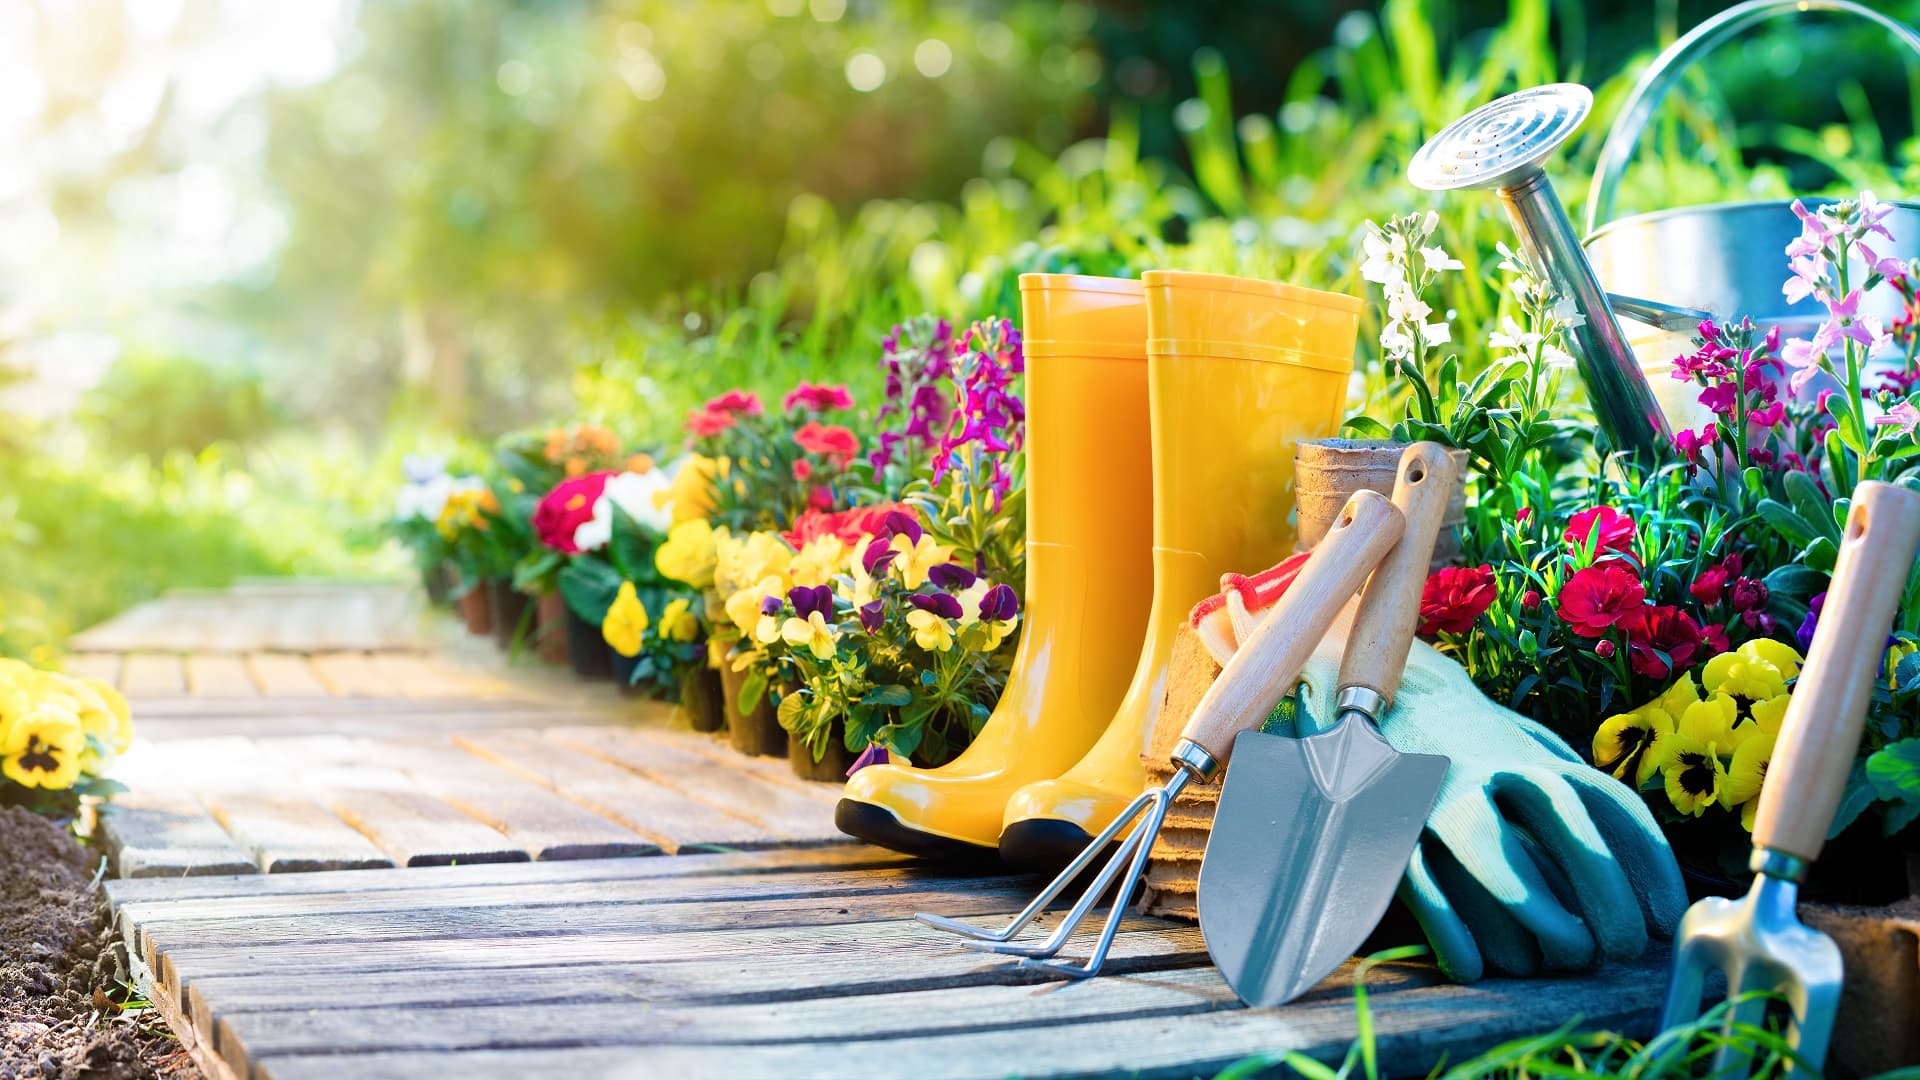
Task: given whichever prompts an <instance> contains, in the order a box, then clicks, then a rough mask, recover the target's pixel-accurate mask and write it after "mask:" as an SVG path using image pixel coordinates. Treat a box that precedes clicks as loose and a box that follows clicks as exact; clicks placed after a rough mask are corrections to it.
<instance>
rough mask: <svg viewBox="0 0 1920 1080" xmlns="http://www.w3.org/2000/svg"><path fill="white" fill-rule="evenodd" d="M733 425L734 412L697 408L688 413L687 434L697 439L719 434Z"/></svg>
mask: <svg viewBox="0 0 1920 1080" xmlns="http://www.w3.org/2000/svg"><path fill="white" fill-rule="evenodd" d="M732 426H733V414H732V413H730V412H721V411H719V410H716V409H711V408H708V409H695V410H693V411H692V412H690V413H688V414H687V434H689V435H691V436H693V437H694V438H696V439H704V438H706V437H708V436H710V435H718V434H720V433H721V432H723V431H725V430H727V429H728V428H730V427H732Z"/></svg>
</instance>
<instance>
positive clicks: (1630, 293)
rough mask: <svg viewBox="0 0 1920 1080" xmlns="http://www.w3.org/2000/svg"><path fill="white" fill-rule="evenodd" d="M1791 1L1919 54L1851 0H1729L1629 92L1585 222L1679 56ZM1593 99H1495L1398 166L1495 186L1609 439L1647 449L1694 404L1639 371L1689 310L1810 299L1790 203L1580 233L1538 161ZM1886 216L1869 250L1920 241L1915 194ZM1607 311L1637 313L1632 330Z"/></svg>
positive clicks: (1673, 214) (1757, 314) (1910, 34)
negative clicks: (1568, 319) (1570, 343)
mask: <svg viewBox="0 0 1920 1080" xmlns="http://www.w3.org/2000/svg"><path fill="white" fill-rule="evenodd" d="M1800 11H1834V12H1841V13H1844V14H1851V15H1859V16H1861V17H1863V18H1866V19H1869V20H1871V21H1873V22H1875V23H1878V24H1880V25H1881V26H1883V27H1885V28H1887V29H1888V30H1889V31H1891V32H1892V33H1893V34H1894V35H1895V37H1896V38H1898V39H1899V40H1900V41H1901V42H1902V43H1903V44H1905V45H1907V46H1908V47H1909V48H1911V49H1912V50H1913V51H1914V52H1915V53H1916V54H1917V55H1920V34H1916V33H1915V32H1914V31H1913V30H1912V29H1910V28H1908V27H1906V26H1903V25H1901V24H1900V23H1898V22H1896V21H1894V20H1893V19H1890V18H1888V17H1887V16H1885V15H1882V14H1880V13H1879V12H1876V11H1873V10H1871V9H1869V8H1866V7H1862V6H1861V5H1859V4H1856V3H1852V2H1850V0H1749V2H1748V3H1744V4H1740V5H1737V6H1735V7H1731V8H1728V9H1727V10H1726V11H1723V12H1721V13H1720V14H1718V15H1716V16H1714V17H1713V18H1711V19H1709V20H1707V21H1706V22H1704V23H1701V24H1700V25H1699V26H1697V27H1695V28H1694V29H1693V30H1692V31H1691V32H1689V33H1688V34H1686V35H1685V36H1684V37H1682V38H1680V40H1678V41H1676V42H1674V43H1673V45H1672V46H1671V47H1670V48H1668V49H1667V51H1666V52H1664V53H1662V54H1661V55H1660V57H1659V58H1658V59H1656V60H1655V61H1654V63H1653V65H1652V66H1651V67H1649V68H1648V69H1647V72H1646V74H1645V75H1643V76H1642V77H1641V79H1640V82H1639V84H1638V85H1637V86H1635V87H1634V89H1633V92H1632V94H1630V95H1629V97H1628V100H1627V104H1626V105H1625V107H1624V108H1623V109H1622V110H1621V113H1620V116H1619V119H1618V120H1617V121H1616V123H1615V125H1614V128H1613V130H1612V131H1611V132H1609V134H1608V136H1607V141H1606V143H1605V145H1604V147H1603V148H1602V151H1601V155H1600V164H1599V167H1598V168H1597V169H1596V172H1595V175H1594V178H1593V188H1592V193H1591V195H1590V197H1589V198H1588V200H1587V214H1588V217H1587V227H1588V232H1589V233H1593V232H1594V227H1595V225H1596V224H1597V223H1598V221H1599V220H1600V219H1602V218H1604V217H1606V216H1607V215H1608V213H1609V212H1610V211H1611V209H1612V202H1613V190H1614V188H1615V187H1616V186H1617V185H1618V183H1619V179H1620V175H1621V174H1622V173H1623V172H1625V171H1626V167H1627V164H1628V162H1629V161H1630V160H1631V159H1632V157H1633V149H1634V146H1635V144H1636V143H1637V142H1638V141H1639V138H1640V134H1641V132H1642V131H1644V130H1645V128H1646V125H1647V122H1648V120H1649V119H1650V118H1651V117H1652V115H1653V111H1654V109H1655V108H1656V107H1657V106H1658V105H1659V104H1660V101H1661V99H1662V98H1664V97H1665V96H1666V93H1667V91H1668V90H1669V89H1671V88H1672V85H1673V83H1675V82H1676V81H1678V79H1679V77H1680V76H1681V74H1683V73H1684V72H1685V70H1686V68H1687V67H1688V66H1689V65H1691V64H1692V63H1693V62H1694V61H1696V60H1698V59H1699V58H1700V57H1701V56H1703V55H1705V54H1706V53H1707V52H1709V51H1711V50H1712V49H1713V48H1714V47H1715V46H1716V45H1718V44H1720V42H1722V41H1723V40H1725V39H1726V38H1727V37H1730V36H1731V35H1733V34H1735V33H1737V32H1738V31H1740V30H1742V29H1745V28H1746V27H1748V26H1750V25H1752V24H1753V23H1756V22H1761V21H1764V20H1766V19H1770V18H1772V17H1774V16H1776V15H1784V14H1788V13H1791V12H1800ZM1592 106H1593V95H1592V93H1591V92H1590V91H1588V90H1587V88H1586V87H1584V86H1579V85H1577V84H1572V83H1559V84H1555V85H1551V86H1539V87H1534V88H1532V89H1529V90H1522V91H1520V92H1519V93H1515V94H1509V95H1507V96H1506V97H1503V98H1498V99H1496V100H1494V101H1491V102H1489V103H1487V104H1486V105H1483V106H1481V107H1480V108H1478V109H1475V110H1474V111H1473V112H1471V113H1469V114H1467V115H1466V116H1463V117H1461V118H1460V119H1459V120H1456V121H1454V122H1453V123H1452V124H1449V125H1448V126H1447V127H1446V128H1445V129H1444V130H1442V131H1441V132H1439V133H1438V134H1436V135H1434V136H1433V138H1431V139H1429V140H1427V143H1426V145H1424V146H1422V147H1421V148H1420V151H1419V153H1417V154H1415V155H1414V158H1413V161H1412V162H1411V163H1410V164H1409V165H1408V167H1407V178H1408V179H1409V180H1410V181H1411V182H1412V183H1413V184H1414V186H1416V187H1420V188H1425V189H1427V190H1429V191H1454V190H1463V189H1485V190H1492V191H1494V192H1495V193H1496V194H1497V195H1498V197H1499V199H1500V201H1501V204H1502V205H1503V206H1504V207H1505V208H1506V211H1507V216H1508V217H1509V218H1510V219H1511V220H1512V222H1513V224H1514V228H1515V231H1517V232H1518V233H1519V235H1520V240H1521V243H1522V245H1523V246H1524V247H1525V248H1526V249H1527V250H1528V252H1529V253H1530V254H1531V255H1532V256H1533V257H1534V259H1535V260H1537V261H1538V262H1539V263H1540V264H1541V265H1542V266H1543V267H1544V268H1545V269H1546V271H1547V273H1548V274H1549V275H1550V276H1551V277H1552V278H1553V283H1554V285H1555V287H1556V289H1557V290H1558V291H1559V292H1560V294H1561V295H1563V296H1566V297H1569V298H1570V299H1572V301H1573V303H1574V305H1575V307H1576V308H1577V309H1578V310H1579V311H1580V313H1581V314H1583V315H1585V316H1586V325H1585V326H1582V327H1580V328H1578V329H1576V330H1575V331H1574V332H1573V338H1574V345H1575V347H1576V352H1577V353H1578V354H1579V356H1578V360H1579V370H1580V376H1581V380H1582V381H1583V382H1584V383H1585V384H1586V387H1587V391H1588V394H1589V396H1590V397H1591V398H1592V401H1593V409H1594V416H1595V419H1596V420H1597V421H1598V423H1599V426H1600V428H1601V430H1602V431H1603V432H1604V433H1605V435H1606V436H1607V438H1608V440H1609V441H1610V442H1611V443H1612V445H1613V446H1614V447H1616V448H1618V449H1621V450H1626V451H1630V452H1636V453H1645V452H1653V453H1659V452H1663V451H1665V450H1666V449H1667V448H1668V447H1669V446H1670V444H1671V441H1672V426H1671V424H1670V422H1669V419H1670V418H1671V419H1673V420H1678V421H1680V422H1681V423H1683V424H1687V425H1688V426H1691V424H1692V423H1694V422H1697V421H1698V419H1699V418H1698V417H1697V416H1695V415H1694V414H1693V412H1692V410H1693V408H1694V406H1693V402H1692V400H1691V398H1692V397H1693V395H1692V394H1691V393H1690V392H1689V388H1688V387H1685V386H1682V385H1680V384H1679V383H1677V382H1675V381H1674V380H1672V379H1669V378H1665V377H1662V378H1661V379H1659V380H1658V382H1660V383H1661V384H1662V387H1663V389H1666V390H1668V391H1669V392H1668V393H1666V394H1663V395H1660V396H1662V397H1666V398H1669V399H1670V400H1669V401H1667V402H1664V403H1663V402H1661V401H1660V400H1658V398H1657V397H1656V393H1655V391H1654V389H1653V385H1652V383H1651V382H1650V381H1649V379H1648V378H1647V372H1648V371H1649V370H1655V371H1660V370H1662V369H1664V368H1666V367H1667V366H1668V365H1669V364H1670V363H1671V361H1672V359H1673V358H1674V357H1675V356H1678V355H1680V354H1681V353H1684V352H1687V351H1689V350H1690V349H1691V342H1690V337H1691V335H1692V333H1693V327H1694V325H1695V324H1697V323H1698V322H1699V320H1700V319H1701V318H1702V317H1705V316H1707V315H1712V316H1714V317H1716V318H1728V317H1735V316H1740V315H1749V316H1752V317H1753V318H1754V320H1755V322H1756V323H1759V324H1761V325H1762V326H1773V325H1779V326H1780V327H1781V328H1782V330H1783V332H1786V333H1791V334H1795V335H1797V336H1809V335H1811V334H1812V332H1813V328H1814V326H1816V325H1817V324H1818V323H1819V321H1820V318H1821V314H1822V310H1821V309H1820V308H1819V307H1818V306H1817V305H1815V304H1811V303H1805V304H1803V305H1800V307H1799V309H1798V310H1796V309H1790V308H1788V307H1787V305H1786V303H1785V298H1784V296H1783V295H1782V294H1781V291H1780V284H1781V282H1782V281H1784V280H1785V279H1786V276H1787V267H1786V255H1785V248H1786V246H1787V244H1788V243H1789V242H1790V241H1791V240H1792V239H1793V238H1794V237H1795V236H1797V235H1798V234H1799V231H1800V223H1799V219H1798V218H1796V217H1794V215H1793V212H1792V210H1791V209H1789V206H1790V203H1787V202H1756V203H1728V204H1721V205H1717V206H1700V207H1691V208H1684V209H1673V210H1665V211H1661V212H1658V213H1653V214H1643V215H1639V216H1636V217H1632V218H1626V219H1623V220H1621V221H1617V222H1614V223H1613V224H1611V225H1608V226H1607V227H1606V228H1605V229H1603V230H1600V231H1599V233H1598V234H1596V235H1593V236H1591V237H1590V238H1589V239H1588V240H1587V242H1586V244H1585V245H1584V247H1583V245H1582V244H1581V242H1580V241H1579V239H1578V237H1577V234H1576V233H1575V232H1574V228H1573V223H1572V221H1571V220H1569V219H1568V217H1567V213H1566V209H1565V207H1564V206H1562V205H1561V203H1560V200H1559V198H1558V197H1557V196H1556V195H1555V194H1554V192H1553V187H1552V185H1551V184H1550V183H1548V181H1547V176H1546V173H1545V171H1544V170H1543V169H1542V167H1541V165H1542V162H1544V161H1545V159H1546V158H1547V157H1549V156H1550V155H1551V154H1552V153H1553V151H1554V150H1556V149H1557V148H1558V147H1559V146H1560V144H1561V143H1562V142H1564V141H1566V139H1567V138H1568V137H1569V136H1571V135H1572V134H1573V132H1574V131H1575V130H1576V129H1577V128H1578V127H1579V126H1580V123H1581V122H1582V121H1583V120H1585V119H1586V116H1587V113H1588V112H1589V111H1590V110H1591V109H1592ZM1820 202H1821V200H1813V203H1814V204H1816V205H1817V204H1819V203H1820ZM1885 224H1886V225H1887V226H1888V228H1889V229H1890V230H1891V231H1892V232H1893V233H1894V235H1895V236H1896V237H1897V238H1898V242H1897V243H1896V244H1894V245H1893V250H1892V251H1889V252H1882V253H1881V254H1890V255H1892V256H1894V257H1896V258H1900V259H1903V260H1904V259H1907V258H1912V257H1913V256H1915V255H1920V205H1916V204H1910V203H1900V204H1897V208H1896V210H1895V211H1894V213H1893V214H1891V215H1889V217H1888V219H1887V221H1886V222H1885ZM1590 257H1591V258H1590ZM1867 303H1868V308H1867V310H1868V311H1870V312H1871V313H1872V314H1874V315H1875V316H1876V317H1879V318H1882V319H1890V318H1892V317H1893V315H1895V314H1897V313H1898V299H1897V297H1895V296H1894V295H1893V293H1892V290H1878V291H1877V292H1876V294H1875V295H1874V296H1872V297H1870V298H1869V299H1868V301H1867ZM1616 312H1617V313H1619V314H1620V315H1623V316H1626V317H1627V318H1629V319H1631V320H1633V321H1634V322H1635V323H1638V324H1639V325H1638V326H1636V327H1635V328H1634V329H1633V331H1632V332H1631V333H1630V332H1629V331H1628V329H1627V326H1626V325H1625V324H1623V323H1621V322H1620V321H1619V320H1617V319H1616V318H1615V313H1616Z"/></svg>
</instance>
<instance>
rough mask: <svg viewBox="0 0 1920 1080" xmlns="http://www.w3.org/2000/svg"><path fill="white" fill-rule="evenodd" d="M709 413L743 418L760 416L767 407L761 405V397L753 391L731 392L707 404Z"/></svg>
mask: <svg viewBox="0 0 1920 1080" xmlns="http://www.w3.org/2000/svg"><path fill="white" fill-rule="evenodd" d="M707 411H708V412H713V413H727V414H729V415H732V414H735V413H738V414H739V415H741V416H759V415H760V414H761V413H763V412H765V411H766V407H765V406H763V405H761V404H760V396H759V395H758V394H755V393H753V392H752V391H751V390H729V391H727V392H726V393H724V394H721V395H720V396H719V397H717V398H714V399H713V400H712V401H709V402H707Z"/></svg>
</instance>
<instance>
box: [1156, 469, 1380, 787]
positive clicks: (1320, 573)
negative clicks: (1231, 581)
mask: <svg viewBox="0 0 1920 1080" xmlns="http://www.w3.org/2000/svg"><path fill="white" fill-rule="evenodd" d="M1404 529H1405V519H1404V518H1403V517H1402V516H1401V514H1400V511H1399V510H1397V509H1395V508H1394V505H1393V504H1392V503H1391V502H1389V501H1387V498H1386V496H1384V495H1381V494H1380V493H1379V492H1376V491H1359V492H1355V493H1354V495H1353V497H1352V498H1351V499H1348V500H1347V505H1346V507H1345V508H1343V509H1342V510H1341V511H1340V517H1339V518H1338V519H1337V520H1336V521H1335V522H1334V523H1333V527H1332V528H1330V529H1328V530H1327V535H1326V537H1325V538H1324V539H1322V540H1321V541H1320V543H1318V544H1316V545H1315V546H1314V549H1313V554H1312V555H1311V556H1309V557H1308V559H1307V561H1306V564H1305V565H1303V566H1302V567H1301V568H1300V576H1299V577H1297V578H1295V579H1294V582H1293V586H1292V587H1291V588H1289V589H1288V590H1287V593H1286V595H1285V596H1283V597H1281V598H1280V601H1279V602H1278V603H1276V604H1275V605H1274V606H1273V609H1272V610H1271V611H1269V612H1268V613H1267V617H1266V618H1264V619H1262V620H1260V626H1259V628H1258V629H1256V630H1255V631H1254V632H1253V635H1252V636H1251V637H1249V638H1248V639H1247V640H1246V641H1243V642H1241V643H1240V650H1239V651H1238V652H1236V653H1234V654H1233V659H1232V660H1231V661H1230V662H1229V663H1228V664H1227V666H1226V668H1225V669H1224V670H1222V671H1221V672H1220V677H1219V678H1218V679H1215V680H1214V682H1213V685H1212V686H1211V687H1209V688H1208V689H1207V692H1206V695H1205V696H1203V697H1202V698H1201V699H1200V704H1199V705H1198V706H1197V707H1195V709H1194V710H1193V718H1192V719H1190V720H1188V721H1187V726H1186V728H1185V729H1183V730H1182V731H1181V733H1180V736H1181V738H1182V739H1184V740H1186V741H1188V742H1192V743H1194V744H1196V745H1198V746H1199V747H1200V748H1201V749H1202V750H1205V751H1206V752H1207V753H1208V754H1211V755H1212V756H1213V758H1214V760H1215V761H1216V762H1218V763H1221V764H1225V762H1226V760H1227V757H1228V756H1229V755H1231V754H1232V753H1233V738H1234V736H1236V735H1238V734H1240V733H1241V732H1242V731H1249V730H1252V729H1254V728H1257V727H1259V726H1260V724H1261V723H1262V722H1263V721H1265V720H1266V718H1267V714H1268V713H1270V712H1272V711H1273V707H1274V706H1275V705H1277V704H1279V703H1280V699H1281V698H1282V697H1285V696H1286V695H1287V694H1288V693H1289V692H1290V691H1292V690H1293V684H1294V683H1295V682H1296V681H1298V680H1299V678H1300V672H1301V670H1302V669H1303V668H1305V667H1306V666H1307V661H1308V660H1309V659H1311V658H1312V656H1313V650H1314V649H1316V648H1318V647H1319V645H1320V639H1321V638H1323V637H1325V636H1326V634H1327V628H1328V627H1330V626H1332V625H1333V620H1334V619H1335V618H1336V617H1337V616H1338V615H1339V614H1340V609H1341V608H1342V607H1344V606H1346V603H1347V601H1348V600H1349V599H1351V598H1352V596H1353V594H1354V593H1355V592H1356V591H1358V590H1359V588H1360V586H1361V584H1362V583H1364V582H1365V581H1366V580H1367V575H1368V574H1369V573H1372V572H1373V568H1374V567H1375V566H1377V565H1379V563H1380V560H1381V559H1383V558H1385V557H1386V554H1387V552H1389V551H1391V550H1393V546H1394V545H1395V544H1397V543H1399V542H1400V534H1401V533H1402V532H1403V531H1404ZM1203 779H1204V777H1203Z"/></svg>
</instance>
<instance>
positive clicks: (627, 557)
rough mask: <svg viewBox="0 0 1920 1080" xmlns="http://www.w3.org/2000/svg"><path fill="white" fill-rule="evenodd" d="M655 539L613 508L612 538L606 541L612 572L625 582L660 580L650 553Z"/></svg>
mask: <svg viewBox="0 0 1920 1080" xmlns="http://www.w3.org/2000/svg"><path fill="white" fill-rule="evenodd" d="M656 543H657V538H656V537H655V536H654V534H653V530H651V529H648V528H647V527H646V526H645V525H642V524H640V523H639V522H638V521H635V520H634V519H633V515H632V514H629V513H627V512H626V511H625V510H622V509H620V507H618V506H615V507H614V508H613V538H612V539H610V540H609V541H607V557H608V558H609V559H612V560H613V568H614V569H615V570H618V571H620V576H621V577H624V578H626V579H627V580H628V581H635V582H638V581H652V580H653V579H655V578H657V577H658V576H659V573H660V572H659V571H658V570H656V569H654V565H653V549H654V546H655V544H656Z"/></svg>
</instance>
